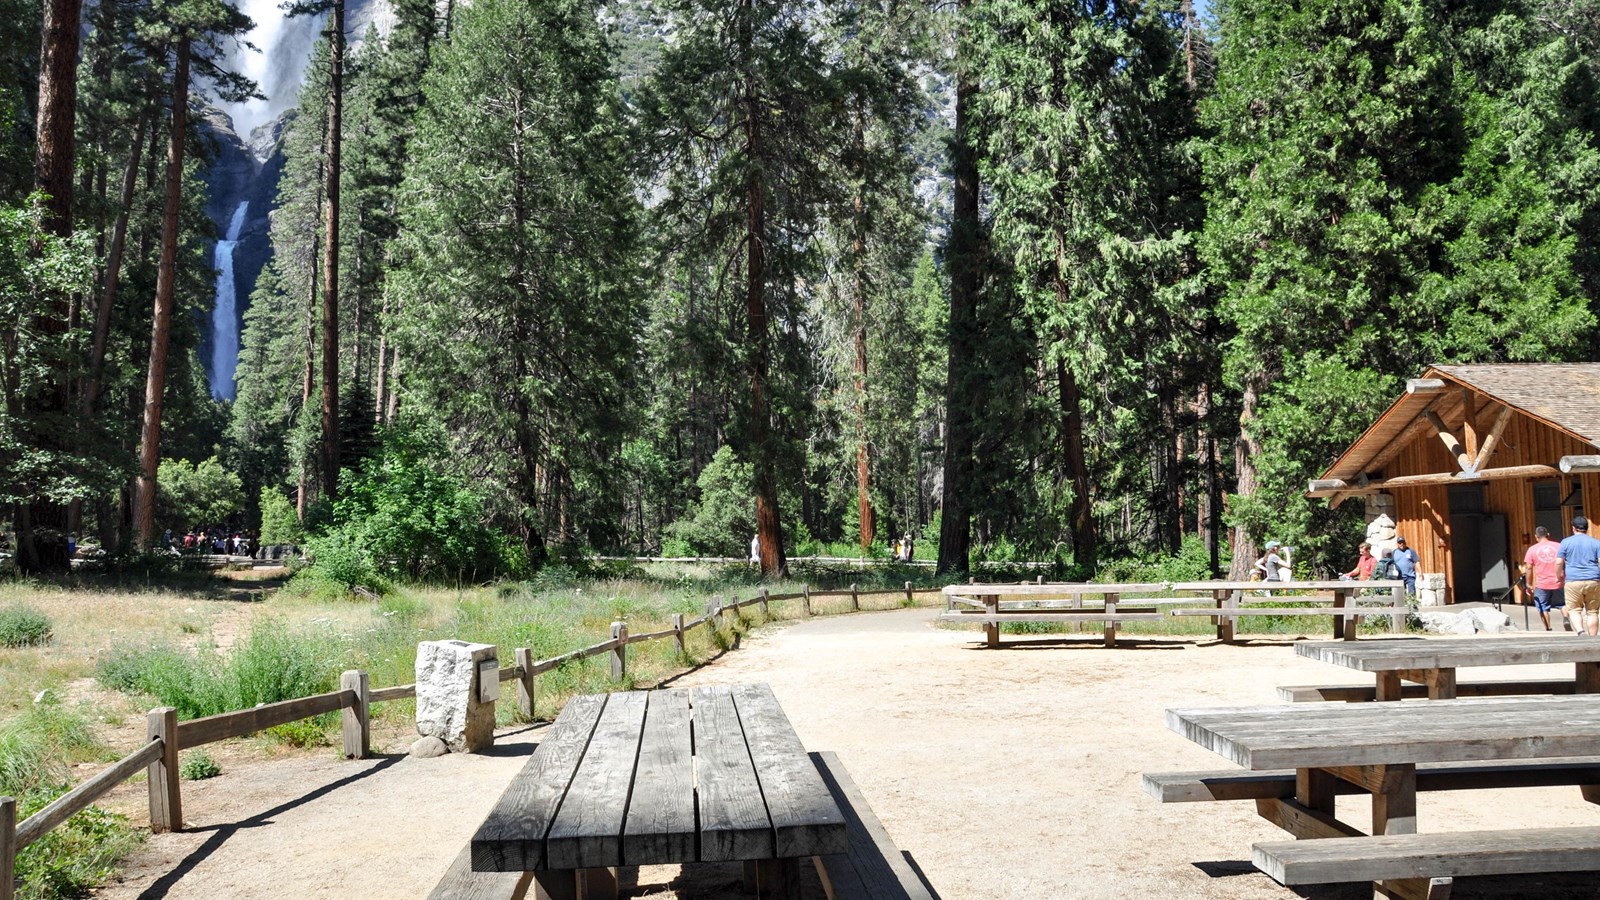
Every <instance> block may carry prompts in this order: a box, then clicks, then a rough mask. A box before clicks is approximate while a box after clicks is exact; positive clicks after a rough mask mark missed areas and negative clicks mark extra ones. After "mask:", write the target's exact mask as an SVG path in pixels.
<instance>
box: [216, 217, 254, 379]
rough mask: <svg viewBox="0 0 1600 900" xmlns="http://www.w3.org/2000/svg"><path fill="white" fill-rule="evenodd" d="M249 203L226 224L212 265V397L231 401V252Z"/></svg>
mask: <svg viewBox="0 0 1600 900" xmlns="http://www.w3.org/2000/svg"><path fill="white" fill-rule="evenodd" d="M249 208H250V201H248V200H246V201H244V202H243V203H240V204H239V206H238V208H237V209H235V210H234V211H233V218H231V219H229V220H228V231H227V233H226V234H225V235H224V236H223V238H222V240H220V241H217V251H216V256H215V258H214V259H213V260H212V264H213V265H215V266H216V269H217V302H216V306H215V307H213V308H212V310H211V396H212V397H215V398H216V399H218V400H232V399H233V373H234V371H235V370H236V369H237V368H238V367H239V315H238V312H237V311H236V303H235V299H236V298H235V292H234V286H233V249H234V248H235V247H237V246H239V232H240V231H241V230H243V228H244V215H245V212H246V210H248V209H249Z"/></svg>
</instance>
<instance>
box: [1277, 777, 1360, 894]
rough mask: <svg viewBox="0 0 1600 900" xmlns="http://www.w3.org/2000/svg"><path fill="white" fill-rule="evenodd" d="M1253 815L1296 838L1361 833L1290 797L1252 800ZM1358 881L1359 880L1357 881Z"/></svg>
mask: <svg viewBox="0 0 1600 900" xmlns="http://www.w3.org/2000/svg"><path fill="white" fill-rule="evenodd" d="M1256 814H1257V815H1259V816H1261V818H1263V819H1266V820H1267V821H1268V822H1271V823H1272V824H1274V825H1276V826H1278V827H1279V828H1282V829H1283V830H1284V831H1287V832H1289V833H1290V834H1292V835H1294V836H1295V837H1297V838H1302V839H1305V838H1316V839H1326V838H1339V837H1356V836H1360V835H1362V832H1361V831H1360V830H1358V829H1356V828H1354V827H1352V826H1350V825H1346V824H1345V823H1343V822H1341V821H1339V820H1338V819H1336V818H1334V817H1333V814H1332V813H1327V812H1323V811H1322V810H1319V809H1312V808H1310V807H1309V806H1306V805H1304V804H1302V803H1300V802H1298V801H1296V800H1294V799H1293V798H1283V799H1278V798H1271V797H1268V798H1263V799H1259V800H1257V801H1256ZM1357 880H1359V879H1357Z"/></svg>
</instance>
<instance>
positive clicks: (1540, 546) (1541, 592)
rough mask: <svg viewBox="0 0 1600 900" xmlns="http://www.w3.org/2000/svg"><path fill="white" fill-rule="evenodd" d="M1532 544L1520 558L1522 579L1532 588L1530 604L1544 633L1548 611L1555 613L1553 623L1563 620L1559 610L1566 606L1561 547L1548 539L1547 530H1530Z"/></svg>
mask: <svg viewBox="0 0 1600 900" xmlns="http://www.w3.org/2000/svg"><path fill="white" fill-rule="evenodd" d="M1533 537H1534V544H1533V546H1532V547H1529V548H1528V552H1527V554H1526V555H1524V556H1523V557H1522V577H1523V578H1525V579H1527V580H1528V581H1529V582H1530V583H1532V585H1533V602H1534V605H1536V606H1538V607H1539V618H1540V619H1542V620H1544V630H1545V631H1549V630H1550V610H1552V609H1553V610H1557V612H1556V621H1557V622H1561V621H1563V617H1562V615H1561V612H1560V610H1561V609H1562V608H1563V607H1564V606H1566V599H1565V592H1564V588H1563V584H1562V580H1561V556H1560V553H1561V546H1560V545H1559V544H1557V543H1556V542H1555V541H1552V540H1550V529H1548V528H1546V527H1544V526H1543V525H1540V526H1539V527H1537V528H1535V529H1533Z"/></svg>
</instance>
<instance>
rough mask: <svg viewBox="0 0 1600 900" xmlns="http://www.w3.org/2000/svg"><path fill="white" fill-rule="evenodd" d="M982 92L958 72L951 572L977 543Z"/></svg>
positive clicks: (943, 558) (947, 482)
mask: <svg viewBox="0 0 1600 900" xmlns="http://www.w3.org/2000/svg"><path fill="white" fill-rule="evenodd" d="M970 6H971V0H961V3H960V9H961V15H962V16H965V15H967V10H968V8H969V7H970ZM958 65H960V63H959V61H958ZM977 90H978V85H977V81H976V80H975V79H974V78H973V76H972V75H971V74H970V73H968V72H966V71H962V72H960V73H958V75H957V78H956V130H955V136H954V138H953V139H952V141H951V144H950V173H951V176H952V180H953V182H954V185H955V192H954V198H953V199H954V204H953V209H952V215H951V221H950V241H949V244H948V246H947V248H946V253H945V260H946V264H947V265H948V266H949V269H950V333H949V344H948V349H949V359H948V365H947V368H946V370H945V376H946V377H945V434H944V486H943V497H942V498H941V504H940V505H941V508H942V513H941V515H942V517H943V518H942V519H941V521H940V524H939V571H940V572H948V573H965V572H966V571H967V567H968V560H967V557H968V552H969V550H970V548H971V542H972V522H971V519H970V515H971V513H970V509H969V506H968V502H967V496H966V495H967V493H968V491H970V490H971V475H972V409H973V406H974V403H975V401H976V400H977V398H976V397H974V396H973V388H974V387H975V386H976V385H975V381H976V378H975V373H974V372H973V367H974V362H975V361H974V359H973V355H974V349H975V346H974V345H975V337H976V335H975V334H974V332H975V329H976V326H977V319H978V299H979V298H978V290H979V287H978V286H979V260H978V255H979V252H980V247H981V241H982V235H981V229H982V227H983V226H982V222H981V221H980V220H979V218H978V157H977V153H976V151H975V148H974V147H973V145H972V135H971V134H969V131H970V130H971V128H972V104H973V101H974V96H975V95H976V94H977Z"/></svg>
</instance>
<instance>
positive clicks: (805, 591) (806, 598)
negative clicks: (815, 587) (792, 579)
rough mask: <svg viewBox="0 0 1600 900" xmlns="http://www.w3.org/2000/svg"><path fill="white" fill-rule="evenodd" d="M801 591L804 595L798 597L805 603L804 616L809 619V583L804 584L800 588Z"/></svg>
mask: <svg viewBox="0 0 1600 900" xmlns="http://www.w3.org/2000/svg"><path fill="white" fill-rule="evenodd" d="M801 591H802V592H803V594H804V596H802V597H801V598H800V599H801V601H802V602H803V603H804V604H805V609H806V618H808V619H809V618H811V585H809V584H808V585H805V586H804V587H802V588H801Z"/></svg>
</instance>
